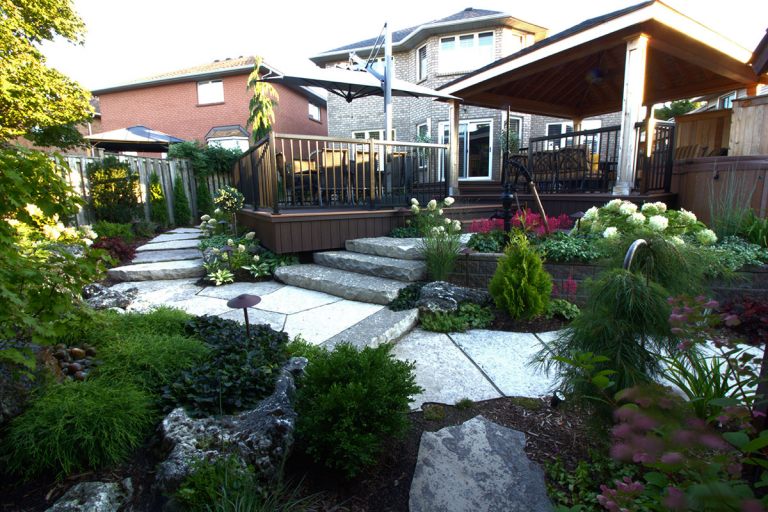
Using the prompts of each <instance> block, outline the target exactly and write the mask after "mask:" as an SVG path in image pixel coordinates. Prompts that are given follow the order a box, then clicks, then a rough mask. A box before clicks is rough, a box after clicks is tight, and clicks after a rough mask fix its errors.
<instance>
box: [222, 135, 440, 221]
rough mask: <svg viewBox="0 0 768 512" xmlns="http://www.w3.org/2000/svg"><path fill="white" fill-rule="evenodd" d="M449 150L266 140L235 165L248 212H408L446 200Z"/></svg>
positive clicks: (408, 145)
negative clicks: (415, 203)
mask: <svg viewBox="0 0 768 512" xmlns="http://www.w3.org/2000/svg"><path fill="white" fill-rule="evenodd" d="M447 155H448V146H447V145H445V144H420V143H411V142H398V141H393V142H385V141H381V140H373V139H371V140H361V139H339V138H331V137H320V136H304V135H286V134H275V133H273V134H271V135H270V136H269V137H267V138H264V139H262V140H260V141H259V142H257V143H256V145H255V146H254V147H252V148H251V149H250V150H249V151H248V152H246V153H245V154H243V156H242V157H241V158H240V160H239V161H238V162H237V164H236V165H235V169H234V181H235V186H236V187H237V188H238V189H239V190H240V191H241V192H242V193H243V194H244V195H245V200H246V201H245V202H246V204H247V205H249V206H250V207H252V208H254V209H260V208H271V209H272V210H273V212H274V213H279V212H280V210H283V209H292V208H313V209H317V208H321V209H327V208H344V207H349V208H356V207H362V208H377V207H382V206H407V205H408V203H409V201H410V199H411V198H412V197H415V198H417V199H419V201H420V202H425V201H429V200H430V199H432V198H442V197H444V196H445V195H447V181H446V179H445V172H444V170H445V169H447V168H448V167H447V160H446V159H447Z"/></svg>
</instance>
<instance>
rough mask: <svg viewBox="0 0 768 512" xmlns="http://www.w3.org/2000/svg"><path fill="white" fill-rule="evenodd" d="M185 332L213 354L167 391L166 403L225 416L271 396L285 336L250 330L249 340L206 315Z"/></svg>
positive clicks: (283, 353) (232, 325)
mask: <svg viewBox="0 0 768 512" xmlns="http://www.w3.org/2000/svg"><path fill="white" fill-rule="evenodd" d="M188 329H189V331H190V332H191V333H193V334H195V335H196V336H199V337H200V338H201V339H202V340H203V341H204V342H205V343H206V344H207V345H208V346H209V347H210V349H211V351H210V354H209V356H208V358H207V359H206V360H205V361H204V362H203V363H202V364H200V365H199V366H196V367H194V368H192V369H190V370H186V371H183V372H182V373H181V376H180V377H179V378H178V379H177V380H176V381H175V382H173V383H172V384H170V385H169V386H166V387H165V389H164V393H163V394H164V398H165V400H166V403H168V404H169V405H171V406H172V405H175V404H181V405H184V406H185V407H186V408H187V409H188V410H189V412H190V413H192V414H193V415H201V414H227V413H232V412H236V411H238V410H242V409H245V408H247V407H251V406H254V405H256V404H257V403H258V402H259V400H261V399H262V398H264V397H265V396H267V395H269V393H271V392H272V388H273V385H274V380H275V378H276V377H277V375H278V371H279V369H280V367H281V366H282V365H283V363H284V362H285V361H286V359H287V354H286V345H287V343H288V335H287V334H285V333H284V332H277V331H275V330H273V329H272V328H270V327H269V326H268V325H252V326H251V336H250V337H248V336H247V335H246V333H245V328H244V327H243V326H242V325H240V324H239V323H237V322H234V321H232V320H224V319H222V318H218V317H209V316H204V317H197V318H194V319H192V320H191V321H190V322H189V324H188Z"/></svg>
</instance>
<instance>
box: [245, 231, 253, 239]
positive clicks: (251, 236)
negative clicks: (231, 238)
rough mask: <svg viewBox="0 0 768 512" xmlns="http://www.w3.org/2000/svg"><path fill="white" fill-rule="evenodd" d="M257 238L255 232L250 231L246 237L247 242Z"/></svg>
mask: <svg viewBox="0 0 768 512" xmlns="http://www.w3.org/2000/svg"><path fill="white" fill-rule="evenodd" d="M255 237H256V233H254V232H253V231H250V232H249V233H246V235H245V239H246V240H253V239H254V238H255Z"/></svg>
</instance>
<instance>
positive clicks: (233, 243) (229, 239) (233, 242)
mask: <svg viewBox="0 0 768 512" xmlns="http://www.w3.org/2000/svg"><path fill="white" fill-rule="evenodd" d="M227 245H228V246H230V247H232V246H233V245H235V241H234V240H232V239H231V238H228V239H227Z"/></svg>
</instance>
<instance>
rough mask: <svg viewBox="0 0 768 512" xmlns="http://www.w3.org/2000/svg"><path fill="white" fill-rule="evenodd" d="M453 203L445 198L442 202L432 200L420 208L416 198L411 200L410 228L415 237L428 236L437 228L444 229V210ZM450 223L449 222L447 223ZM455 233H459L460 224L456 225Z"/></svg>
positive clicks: (452, 200) (448, 198) (450, 198)
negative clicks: (412, 229) (414, 232)
mask: <svg viewBox="0 0 768 512" xmlns="http://www.w3.org/2000/svg"><path fill="white" fill-rule="evenodd" d="M453 203H454V199H453V198H452V197H446V198H445V199H443V200H442V201H439V202H438V201H437V200H435V199H432V200H431V201H429V202H428V203H427V204H426V206H424V207H421V205H420V204H419V201H418V200H417V199H416V198H413V199H411V213H412V214H413V216H412V218H411V226H413V227H414V228H415V229H416V232H417V233H418V235H417V236H422V237H423V236H429V235H430V234H431V233H432V230H433V229H434V228H437V227H445V225H446V218H445V210H444V209H445V208H448V207H449V206H451V205H452V204H453ZM449 222H450V221H449ZM455 231H456V232H458V231H461V224H459V225H458V227H457V229H455Z"/></svg>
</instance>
